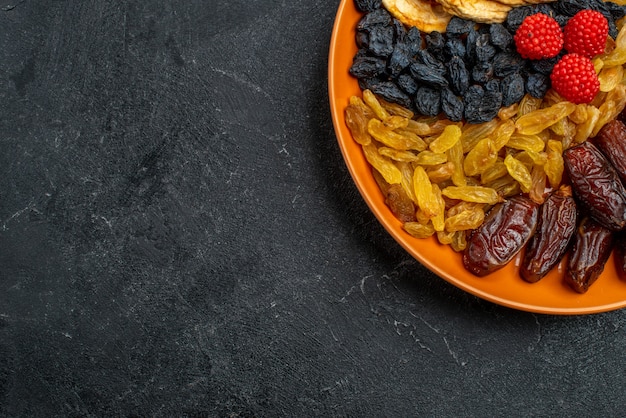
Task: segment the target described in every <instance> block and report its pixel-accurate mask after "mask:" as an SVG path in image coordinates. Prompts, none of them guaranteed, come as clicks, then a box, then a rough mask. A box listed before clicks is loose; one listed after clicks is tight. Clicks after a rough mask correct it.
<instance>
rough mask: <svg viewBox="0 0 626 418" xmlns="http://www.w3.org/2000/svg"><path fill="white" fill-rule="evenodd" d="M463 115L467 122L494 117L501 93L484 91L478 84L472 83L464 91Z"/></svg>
mask: <svg viewBox="0 0 626 418" xmlns="http://www.w3.org/2000/svg"><path fill="white" fill-rule="evenodd" d="M463 98H464V103H465V109H464V116H465V120H466V121H467V123H472V124H476V123H484V122H489V121H490V120H492V119H493V118H495V117H496V115H497V114H498V111H499V110H500V105H501V103H502V93H500V92H493V91H485V90H484V89H483V88H482V87H481V86H479V85H472V86H470V87H469V88H468V89H467V92H466V93H465V96H464V97H463Z"/></svg>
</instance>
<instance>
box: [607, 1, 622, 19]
mask: <svg viewBox="0 0 626 418" xmlns="http://www.w3.org/2000/svg"><path fill="white" fill-rule="evenodd" d="M604 6H605V7H606V8H607V10H608V11H609V13H611V16H613V20H619V19H621V18H623V17H624V16H626V7H625V6H620V5H619V4H617V3H613V2H610V1H607V2H605V3H604Z"/></svg>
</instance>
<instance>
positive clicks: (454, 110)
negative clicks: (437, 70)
mask: <svg viewBox="0 0 626 418" xmlns="http://www.w3.org/2000/svg"><path fill="white" fill-rule="evenodd" d="M464 108H465V106H464V104H463V100H462V99H461V98H460V97H458V96H457V95H456V94H454V93H453V92H452V90H450V89H448V88H444V89H443V90H441V111H442V112H443V113H444V114H445V115H446V117H447V118H448V119H450V120H451V121H453V122H459V121H461V120H462V119H463V110H464Z"/></svg>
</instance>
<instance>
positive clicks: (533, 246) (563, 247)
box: [519, 188, 577, 283]
mask: <svg viewBox="0 0 626 418" xmlns="http://www.w3.org/2000/svg"><path fill="white" fill-rule="evenodd" d="M576 219H577V211H576V202H575V201H574V197H573V196H572V194H571V190H570V189H569V188H562V189H559V190H557V191H556V192H554V193H552V194H551V195H550V196H548V198H547V199H546V200H545V202H544V203H543V204H542V205H541V208H540V210H539V221H538V223H537V230H536V231H535V234H534V235H533V236H532V238H531V239H530V241H529V242H528V246H527V247H526V253H525V254H524V261H523V263H522V266H521V267H520V271H519V273H520V275H521V276H522V278H523V279H524V280H526V281H527V282H530V283H535V282H537V281H539V280H541V279H542V278H543V277H544V276H545V275H546V274H548V272H549V271H550V270H552V268H553V267H554V266H556V265H557V264H558V263H559V261H561V259H562V258H563V256H564V255H565V252H566V251H567V248H568V246H569V243H570V241H571V239H572V236H573V235H574V233H575V231H576Z"/></svg>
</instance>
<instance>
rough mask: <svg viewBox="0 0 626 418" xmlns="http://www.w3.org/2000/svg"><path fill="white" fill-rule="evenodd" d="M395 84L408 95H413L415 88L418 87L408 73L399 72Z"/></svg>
mask: <svg viewBox="0 0 626 418" xmlns="http://www.w3.org/2000/svg"><path fill="white" fill-rule="evenodd" d="M396 84H397V85H398V87H400V88H401V89H402V90H403V91H404V92H406V94H408V95H409V96H413V95H414V94H415V93H417V88H418V87H419V84H417V82H416V81H415V79H413V77H411V76H410V75H408V74H400V75H399V76H398V78H397V80H396Z"/></svg>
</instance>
